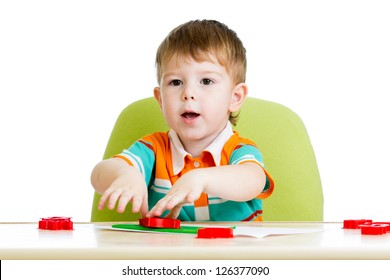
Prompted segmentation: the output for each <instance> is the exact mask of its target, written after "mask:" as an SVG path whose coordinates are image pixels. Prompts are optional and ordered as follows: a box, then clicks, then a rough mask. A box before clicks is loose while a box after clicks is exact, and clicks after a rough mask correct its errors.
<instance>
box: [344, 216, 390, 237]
mask: <svg viewBox="0 0 390 280" xmlns="http://www.w3.org/2000/svg"><path fill="white" fill-rule="evenodd" d="M343 228H344V229H360V230H361V234H363V235H382V234H386V233H387V232H390V222H372V220H364V219H362V220H344V227H343Z"/></svg>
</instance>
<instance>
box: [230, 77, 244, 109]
mask: <svg viewBox="0 0 390 280" xmlns="http://www.w3.org/2000/svg"><path fill="white" fill-rule="evenodd" d="M247 95H248V86H247V85H246V84H245V83H239V84H238V85H236V86H235V87H234V89H233V94H232V100H231V102H230V106H229V111H230V112H237V111H238V110H239V109H240V108H241V105H242V104H243V103H244V100H245V98H246V96H247Z"/></svg>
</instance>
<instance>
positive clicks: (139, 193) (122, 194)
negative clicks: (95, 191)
mask: <svg viewBox="0 0 390 280" xmlns="http://www.w3.org/2000/svg"><path fill="white" fill-rule="evenodd" d="M131 182H132V180H131V177H130V178H129V176H128V175H121V176H119V177H118V178H116V180H114V181H113V182H112V184H111V186H110V187H109V188H108V189H107V190H106V191H105V192H104V193H103V194H102V197H101V198H100V201H99V204H98V208H99V210H102V209H104V207H105V205H106V204H107V208H108V209H110V210H113V209H114V208H115V205H116V204H117V203H118V206H117V211H118V213H123V212H124V211H125V209H126V206H127V204H128V203H129V202H131V203H132V212H134V213H137V212H141V216H142V217H144V216H145V215H146V214H147V213H148V193H147V187H146V186H145V184H141V185H140V184H134V182H133V184H132V183H131Z"/></svg>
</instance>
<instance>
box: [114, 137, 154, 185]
mask: <svg viewBox="0 0 390 280" xmlns="http://www.w3.org/2000/svg"><path fill="white" fill-rule="evenodd" d="M114 157H115V158H121V159H123V160H125V161H126V162H127V163H128V164H130V165H132V166H134V167H135V168H137V169H138V171H140V172H141V174H142V175H143V176H144V179H145V183H146V185H147V186H148V185H149V183H150V180H151V177H152V174H153V170H154V165H155V161H156V156H155V153H154V150H153V144H152V142H148V141H147V140H146V139H140V140H138V141H136V142H135V143H134V144H133V145H131V146H130V148H128V149H125V150H123V151H122V153H120V154H118V155H115V156H114Z"/></svg>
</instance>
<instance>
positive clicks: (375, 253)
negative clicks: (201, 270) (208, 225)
mask: <svg viewBox="0 0 390 280" xmlns="http://www.w3.org/2000/svg"><path fill="white" fill-rule="evenodd" d="M185 224H186V223H183V225H185ZM111 225H112V223H75V224H74V229H73V230H70V231H67V230H61V231H51V230H39V229H38V225H37V223H0V259H269V260H270V259H390V233H387V234H384V235H362V234H361V233H360V231H359V230H346V229H343V228H342V227H343V225H342V223H311V222H304V223H300V222H288V223H284V222H262V223H250V222H249V223H234V224H231V223H213V224H212V226H215V225H218V226H229V225H236V226H237V227H241V226H242V227H251V228H254V229H255V231H258V232H261V231H264V230H270V231H271V232H272V230H274V229H297V230H298V231H299V230H314V232H302V233H298V234H280V232H279V231H276V232H277V234H271V235H268V236H265V237H262V238H255V237H247V236H235V237H234V238H226V239H225V238H221V239H200V238H196V235H193V234H166V233H145V232H128V231H117V230H111V229H110V228H111ZM190 225H193V224H191V223H190ZM195 225H196V224H195ZM105 227H107V228H105Z"/></svg>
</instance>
